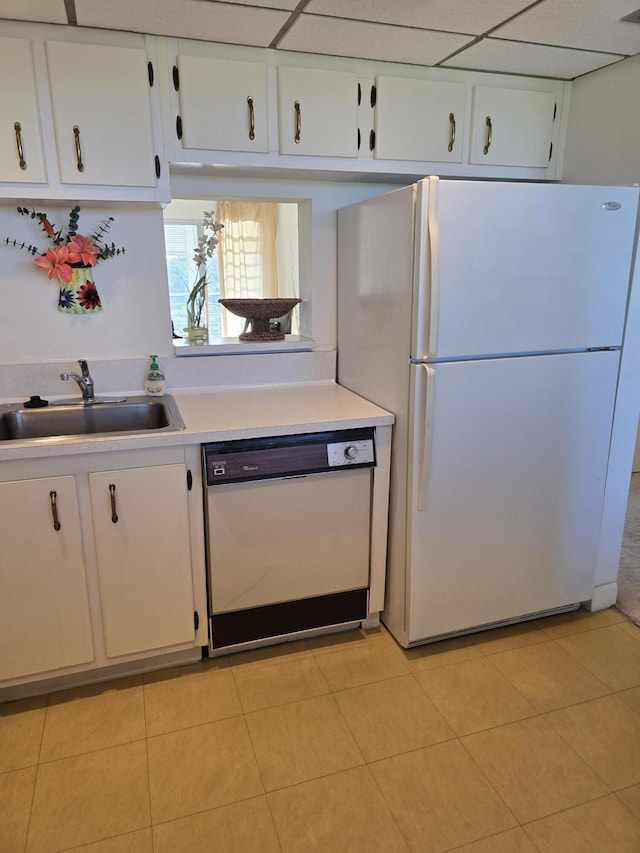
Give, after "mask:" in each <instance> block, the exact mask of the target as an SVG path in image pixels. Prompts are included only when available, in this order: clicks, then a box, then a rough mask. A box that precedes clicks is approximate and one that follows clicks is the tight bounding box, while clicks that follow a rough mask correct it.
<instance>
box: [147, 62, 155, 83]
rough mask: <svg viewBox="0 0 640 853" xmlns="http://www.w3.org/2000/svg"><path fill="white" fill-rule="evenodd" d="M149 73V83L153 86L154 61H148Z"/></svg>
mask: <svg viewBox="0 0 640 853" xmlns="http://www.w3.org/2000/svg"><path fill="white" fill-rule="evenodd" d="M147 74H148V75H149V85H150V86H153V80H154V76H153V62H147Z"/></svg>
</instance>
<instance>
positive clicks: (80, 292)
mask: <svg viewBox="0 0 640 853" xmlns="http://www.w3.org/2000/svg"><path fill="white" fill-rule="evenodd" d="M58 311H62V312H63V313H64V314H95V313H96V312H97V311H102V303H101V302H100V297H99V296H98V291H97V290H96V286H95V284H94V281H93V269H92V267H77V268H75V269H73V270H72V272H71V280H70V282H69V283H68V284H60V294H59V296H58Z"/></svg>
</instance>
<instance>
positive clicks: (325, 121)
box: [278, 66, 358, 157]
mask: <svg viewBox="0 0 640 853" xmlns="http://www.w3.org/2000/svg"><path fill="white" fill-rule="evenodd" d="M278 133H279V150H280V153H281V154H309V155H315V156H318V157H357V156H358V77H357V75H356V74H355V73H351V72H349V71H329V70H324V69H323V70H320V69H315V68H289V67H282V66H281V67H279V68H278Z"/></svg>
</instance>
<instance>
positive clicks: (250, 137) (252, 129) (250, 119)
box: [247, 96, 256, 142]
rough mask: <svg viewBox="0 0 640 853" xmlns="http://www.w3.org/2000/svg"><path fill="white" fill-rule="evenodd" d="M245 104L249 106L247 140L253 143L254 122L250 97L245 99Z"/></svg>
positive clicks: (254, 135)
mask: <svg viewBox="0 0 640 853" xmlns="http://www.w3.org/2000/svg"><path fill="white" fill-rule="evenodd" d="M247 103H248V104H249V139H250V140H251V141H252V142H253V140H254V139H255V138H256V122H255V116H254V113H253V98H252V97H251V96H249V97H248V98H247Z"/></svg>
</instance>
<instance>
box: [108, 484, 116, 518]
mask: <svg viewBox="0 0 640 853" xmlns="http://www.w3.org/2000/svg"><path fill="white" fill-rule="evenodd" d="M109 499H110V501H111V521H113V523H114V524H117V523H118V513H117V512H116V484H115V483H109Z"/></svg>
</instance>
